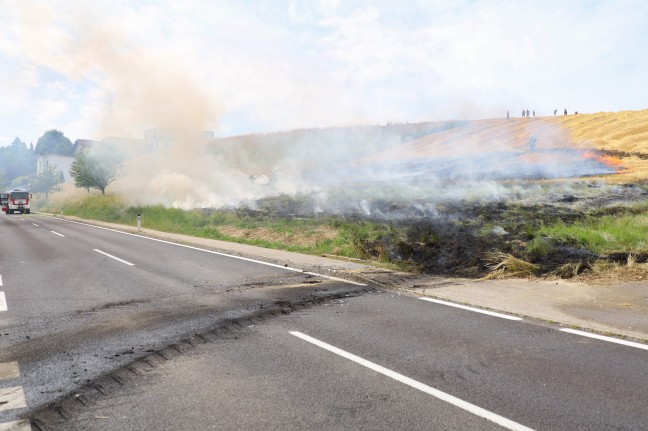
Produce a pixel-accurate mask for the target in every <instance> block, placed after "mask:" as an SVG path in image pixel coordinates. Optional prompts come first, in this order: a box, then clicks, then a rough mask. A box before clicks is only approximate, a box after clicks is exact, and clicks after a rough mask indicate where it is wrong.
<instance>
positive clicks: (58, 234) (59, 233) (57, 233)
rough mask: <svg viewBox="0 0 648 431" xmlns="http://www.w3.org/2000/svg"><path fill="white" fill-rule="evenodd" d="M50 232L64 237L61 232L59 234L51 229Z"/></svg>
mask: <svg viewBox="0 0 648 431" xmlns="http://www.w3.org/2000/svg"><path fill="white" fill-rule="evenodd" d="M50 232H52V233H53V234H54V235H58V236H61V237H63V238H65V235H63V234H60V233H58V232H54V231H53V230H51V231H50Z"/></svg>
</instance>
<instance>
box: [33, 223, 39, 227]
mask: <svg viewBox="0 0 648 431" xmlns="http://www.w3.org/2000/svg"><path fill="white" fill-rule="evenodd" d="M32 224H33V225H34V226H36V227H38V226H40V225H39V224H36V223H32Z"/></svg>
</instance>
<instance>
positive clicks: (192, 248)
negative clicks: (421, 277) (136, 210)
mask: <svg viewBox="0 0 648 431" xmlns="http://www.w3.org/2000/svg"><path fill="white" fill-rule="evenodd" d="M54 218H57V219H58V220H61V221H65V222H68V223H75V224H80V225H82V226H89V227H92V228H95V229H102V230H107V231H110V232H115V233H120V234H122V235H129V236H134V237H136V238H142V239H147V240H149V241H157V242H161V243H163V244H170V245H174V246H176V247H184V248H188V249H190V250H197V251H202V252H205V253H211V254H215V255H218V256H224V257H229V258H231V259H238V260H244V261H246V262H252V263H258V264H260V265H265V266H271V267H274V268H281V269H285V270H286V271H292V272H299V273H302V274H308V275H313V276H316V277H321V278H326V279H329V280H336V281H341V282H344V283H347V284H353V285H355V286H366V285H367V284H366V283H359V282H357V281H351V280H346V279H342V278H337V277H332V276H329V275H324V274H319V273H317V272H306V271H304V270H303V269H299V268H292V267H290V266H284V265H279V264H276V263H270V262H264V261H262V260H256V259H250V258H248V257H243V256H236V255H233V254H227V253H221V252H218V251H214V250H207V249H205V248H200V247H194V246H192V245H186V244H178V243H177V242H172V241H165V240H163V239H158V238H150V237H148V236H143V235H136V234H134V233H128V232H123V231H120V230H117V229H111V228H108V227H102V226H95V225H92V224H88V223H82V222H78V221H74V220H65V219H60V218H58V217H54Z"/></svg>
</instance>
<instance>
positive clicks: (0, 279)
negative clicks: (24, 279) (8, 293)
mask: <svg viewBox="0 0 648 431" xmlns="http://www.w3.org/2000/svg"><path fill="white" fill-rule="evenodd" d="M0 286H2V274H0Z"/></svg>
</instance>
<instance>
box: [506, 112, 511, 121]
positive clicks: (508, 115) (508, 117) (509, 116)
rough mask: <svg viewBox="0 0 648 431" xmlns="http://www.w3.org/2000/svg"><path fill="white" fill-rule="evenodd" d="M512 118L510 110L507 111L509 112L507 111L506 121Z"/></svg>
mask: <svg viewBox="0 0 648 431" xmlns="http://www.w3.org/2000/svg"><path fill="white" fill-rule="evenodd" d="M510 118H511V115H510V114H509V111H508V109H507V110H506V119H507V120H508V119H510Z"/></svg>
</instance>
